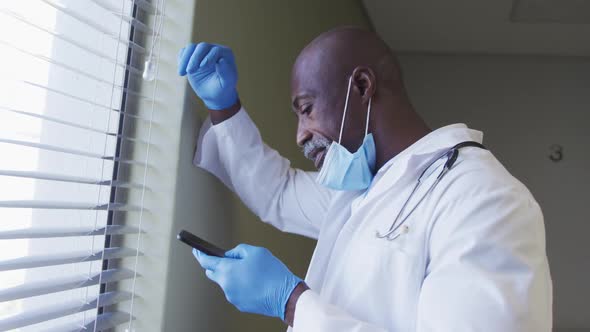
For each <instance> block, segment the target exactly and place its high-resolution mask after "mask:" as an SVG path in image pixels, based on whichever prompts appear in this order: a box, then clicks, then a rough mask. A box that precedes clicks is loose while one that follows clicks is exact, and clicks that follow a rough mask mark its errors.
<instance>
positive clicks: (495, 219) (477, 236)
mask: <svg viewBox="0 0 590 332" xmlns="http://www.w3.org/2000/svg"><path fill="white" fill-rule="evenodd" d="M461 178H462V179H463V183H455V184H454V185H452V186H450V187H449V186H447V188H453V189H452V190H451V189H449V190H448V191H447V192H444V193H442V194H441V197H445V196H446V198H445V202H446V203H444V204H441V206H443V207H442V208H441V210H440V211H439V212H438V213H437V212H435V216H434V218H433V223H432V227H431V229H430V233H429V234H430V241H428V243H430V248H429V252H430V254H429V256H430V260H429V262H428V266H427V269H426V277H425V279H424V282H423V284H422V288H421V293H420V297H419V302H418V317H417V331H420V332H426V331H429V332H430V331H441V332H442V331H455V332H461V331H490V332H496V331H503V332H513V331H514V332H516V331H531V332H533V331H534V332H544V331H551V302H552V298H551V297H552V295H551V294H552V293H551V278H550V275H549V268H548V265H547V259H546V251H545V231H544V224H543V216H542V213H541V210H540V208H539V206H538V205H537V203H536V202H535V200H534V199H533V198H532V195H530V193H529V192H528V190H526V188H524V186H521V185H511V184H506V183H502V182H500V183H488V184H487V185H486V184H485V182H486V180H485V179H484V180H482V177H481V176H479V177H478V178H476V177H473V176H470V175H465V176H462V177H461ZM482 181H483V182H484V183H483V184H478V182H482ZM488 182H489V181H488ZM441 184H442V183H441Z"/></svg>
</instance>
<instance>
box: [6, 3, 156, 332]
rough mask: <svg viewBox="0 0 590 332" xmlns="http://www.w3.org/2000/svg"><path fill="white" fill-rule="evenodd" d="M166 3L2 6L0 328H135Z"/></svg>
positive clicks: (40, 329)
mask: <svg viewBox="0 0 590 332" xmlns="http://www.w3.org/2000/svg"><path fill="white" fill-rule="evenodd" d="M164 7H165V3H164V0H151V1H148V0H19V1H3V2H2V3H1V4H0V58H1V61H0V331H89V330H90V331H101V330H107V329H112V328H114V327H117V326H123V327H126V328H127V330H129V331H132V330H133V328H132V324H133V320H134V319H135V318H134V315H133V302H134V301H135V300H136V298H137V297H139V296H140V295H141V294H136V291H135V280H136V279H137V278H141V275H140V274H139V273H138V272H137V269H136V267H137V262H138V260H139V259H141V257H142V255H143V253H142V251H141V248H140V243H141V242H140V238H141V236H142V235H143V234H145V233H146V232H145V230H144V229H142V222H141V221H142V216H143V215H144V214H145V213H149V209H147V208H146V207H145V206H143V196H144V194H145V192H146V191H150V190H151V189H150V188H149V184H147V183H146V176H145V175H146V174H147V172H149V169H150V165H149V150H150V146H151V144H150V136H151V134H150V133H151V127H152V119H153V110H154V105H155V104H157V101H156V100H155V98H154V96H155V91H156V88H157V81H158V80H157V76H156V79H155V80H153V81H146V80H142V74H143V72H144V64H145V62H146V61H147V60H150V59H151V62H152V63H155V64H156V67H155V68H156V69H157V64H158V61H159V56H158V51H157V50H158V47H159V44H160V39H161V38H160V36H161V31H162V25H163V22H164V20H165V14H164ZM139 129H141V130H139ZM142 174H143V176H141V175H142ZM132 175H133V176H132ZM138 175H139V176H138ZM131 178H133V179H135V181H130V180H129V179H131ZM137 179H143V181H138V180H137ZM130 197H135V198H137V197H139V198H140V199H130ZM131 216H132V217H131ZM130 220H133V222H129V221H130ZM124 237H132V238H134V239H135V240H134V241H122V240H121V239H123V238H124ZM123 243H134V244H136V245H133V246H124V245H118V244H123ZM123 259H125V260H126V262H132V263H131V264H120V262H121V260H123ZM133 265H135V266H133ZM122 282H125V285H130V286H128V287H127V288H128V289H124V287H121V283H122ZM122 303H127V305H125V306H117V304H122ZM121 308H128V310H122V309H121Z"/></svg>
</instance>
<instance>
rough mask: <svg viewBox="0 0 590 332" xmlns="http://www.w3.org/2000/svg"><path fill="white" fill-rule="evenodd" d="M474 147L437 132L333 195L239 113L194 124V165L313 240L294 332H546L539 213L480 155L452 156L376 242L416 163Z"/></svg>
mask: <svg viewBox="0 0 590 332" xmlns="http://www.w3.org/2000/svg"><path fill="white" fill-rule="evenodd" d="M481 139H482V133H481V132H478V131H474V130H470V129H468V128H467V127H466V126H465V125H452V126H448V127H444V128H441V129H438V130H436V131H434V132H432V133H430V134H429V135H427V136H425V137H424V138H422V139H421V140H419V141H418V142H416V143H415V144H413V145H412V146H410V147H409V148H407V149H406V150H404V151H403V152H402V153H400V154H399V155H397V156H396V157H394V158H393V159H392V160H390V161H389V162H388V163H387V164H386V165H384V166H383V167H382V168H381V169H380V170H379V171H378V173H377V174H376V176H375V179H374V180H373V182H372V184H371V187H370V188H369V189H368V190H366V191H356V192H338V191H331V190H328V189H326V188H324V187H322V186H320V185H318V184H317V183H316V182H315V176H316V174H317V173H316V172H304V171H301V170H297V169H293V168H291V167H290V164H289V161H288V160H286V159H284V158H282V157H281V156H280V155H279V154H278V153H277V152H276V151H274V150H272V149H271V148H269V147H268V146H267V145H265V144H264V143H263V141H262V139H261V137H260V134H259V132H258V129H257V128H256V126H255V125H254V123H253V122H252V120H251V119H250V117H249V116H248V114H247V113H246V111H245V110H243V109H242V110H240V112H239V113H237V114H236V115H234V116H233V117H232V118H230V119H228V120H226V121H224V122H222V123H220V124H218V125H215V126H212V125H211V123H210V121H209V120H207V121H206V122H205V124H204V125H203V128H202V129H201V132H200V134H199V138H198V143H197V151H196V153H195V159H194V162H195V165H197V166H199V167H201V168H204V169H205V170H207V171H209V172H211V173H212V174H214V175H215V176H217V177H218V178H219V179H220V180H221V181H223V183H225V185H227V186H228V187H229V188H231V189H232V190H233V191H234V192H236V193H237V194H238V195H239V197H240V198H241V199H242V200H243V201H244V203H245V204H246V205H247V206H248V207H249V208H250V209H251V210H252V211H253V212H254V213H256V214H257V215H258V216H259V217H260V218H261V219H262V220H263V221H265V222H269V223H271V224H272V225H274V226H275V227H277V228H278V229H280V230H282V231H286V232H292V233H297V234H301V235H304V236H307V237H311V238H314V239H317V246H316V249H315V252H314V254H313V257H312V259H311V263H310V266H309V270H308V273H307V276H306V278H305V281H306V283H307V284H308V285H309V287H310V288H311V290H309V291H306V292H304V293H303V294H302V295H301V297H300V298H299V301H298V302H297V307H296V311H295V320H294V328H293V331H295V332H298V331H304V332H314V331H334V332H336V331H337V332H349V331H350V332H352V331H355V332H361V331H362V332H365V331H444V332H460V331H493V332H511V331H532V332H543V331H550V330H551V324H552V286H551V278H550V275H549V267H548V263H547V256H546V251H545V230H544V224H543V215H542V213H541V210H540V208H539V206H538V204H537V202H535V200H534V198H533V197H532V195H531V194H530V193H529V191H528V190H527V188H526V187H525V186H524V185H523V184H521V183H520V182H518V181H517V180H516V179H515V178H513V177H512V176H511V175H510V174H509V173H508V172H507V171H506V169H505V168H504V167H503V166H502V165H501V164H500V163H499V162H498V160H496V158H494V156H493V155H492V153H490V152H489V151H487V150H482V149H479V148H473V147H466V148H463V149H461V150H460V154H459V159H458V161H457V162H456V163H455V166H454V167H453V168H452V170H451V171H450V172H448V173H447V175H446V176H445V177H444V178H443V180H442V181H441V182H440V183H439V184H438V186H437V187H436V188H435V189H434V190H433V191H432V192H431V193H430V194H429V195H428V196H427V197H426V198H425V199H424V201H423V202H422V203H421V205H420V206H419V207H418V208H417V209H416V210H415V211H414V212H413V214H412V215H411V217H410V218H408V220H407V221H406V225H407V226H408V227H409V232H408V233H406V234H404V235H401V236H400V237H398V238H397V239H395V240H394V241H387V240H384V239H377V238H376V237H375V232H376V231H377V230H381V231H385V230H387V229H388V228H389V226H390V224H391V223H392V221H393V219H394V218H395V216H396V215H397V214H398V212H399V210H400V208H401V206H402V204H403V203H404V202H405V200H406V199H407V198H408V195H409V194H410V191H411V189H412V188H413V187H414V185H415V183H416V180H417V178H418V175H419V173H420V172H421V171H422V170H423V168H424V167H425V165H426V164H428V163H429V162H431V161H432V160H433V158H435V156H437V155H439V154H440V153H441V152H443V151H445V150H446V149H448V148H449V147H451V146H453V145H455V144H457V143H460V142H462V141H469V140H473V141H478V142H481ZM439 170H440V169H438V170H437V171H435V173H434V174H438V171H439ZM435 177H436V176H432V177H429V178H428V180H425V181H426V182H428V183H425V184H424V185H423V186H422V188H421V189H420V190H419V191H418V192H417V193H416V194H415V195H414V198H413V199H412V200H413V201H414V202H416V201H417V200H418V199H419V198H420V197H422V192H423V190H427V189H428V187H429V184H430V182H429V181H431V180H433V179H434V178H435ZM414 204H415V203H413V202H410V203H409V206H408V208H410V207H413V206H414Z"/></svg>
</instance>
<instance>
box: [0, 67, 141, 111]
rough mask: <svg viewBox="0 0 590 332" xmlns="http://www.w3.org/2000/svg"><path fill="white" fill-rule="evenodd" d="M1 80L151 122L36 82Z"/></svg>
mask: <svg viewBox="0 0 590 332" xmlns="http://www.w3.org/2000/svg"><path fill="white" fill-rule="evenodd" d="M0 80H3V81H10V82H16V83H21V84H25V85H30V86H33V87H36V88H39V89H43V90H46V91H49V92H53V93H56V94H59V95H61V96H64V97H68V98H70V99H74V100H77V101H79V102H83V103H86V104H88V105H90V106H94V107H98V108H102V109H105V110H107V111H112V112H117V113H119V114H123V115H125V116H128V117H131V118H134V119H140V120H143V121H149V120H148V119H146V118H143V117H140V116H137V115H135V114H131V113H128V112H123V111H121V110H120V109H118V108H112V107H110V106H107V105H103V104H99V103H96V102H94V101H92V100H88V99H86V98H82V97H78V96H75V95H73V94H71V93H68V92H65V91H61V90H58V89H53V88H50V87H46V86H43V85H41V84H37V83H35V82H30V81H27V80H19V79H5V78H3V77H0Z"/></svg>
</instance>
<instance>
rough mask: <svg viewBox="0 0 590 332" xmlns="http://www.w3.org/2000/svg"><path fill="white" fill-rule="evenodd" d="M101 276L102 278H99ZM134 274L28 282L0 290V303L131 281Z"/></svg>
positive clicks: (122, 272)
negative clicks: (126, 280)
mask: <svg viewBox="0 0 590 332" xmlns="http://www.w3.org/2000/svg"><path fill="white" fill-rule="evenodd" d="M101 274H102V277H101ZM134 276H135V272H133V271H131V270H129V269H110V270H104V271H102V272H98V273H96V274H94V275H92V276H91V277H90V278H89V276H88V275H79V276H73V277H66V278H59V279H54V280H43V281H38V282H28V283H25V284H23V285H19V286H16V287H12V288H8V289H3V290H0V302H5V301H14V300H19V299H24V298H28V297H33V296H40V295H45V294H51V293H57V292H63V291H66V290H70V289H76V288H82V287H88V286H94V285H98V283H99V281H100V283H101V284H106V283H110V282H117V281H121V280H125V279H132V278H133V277H134Z"/></svg>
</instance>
